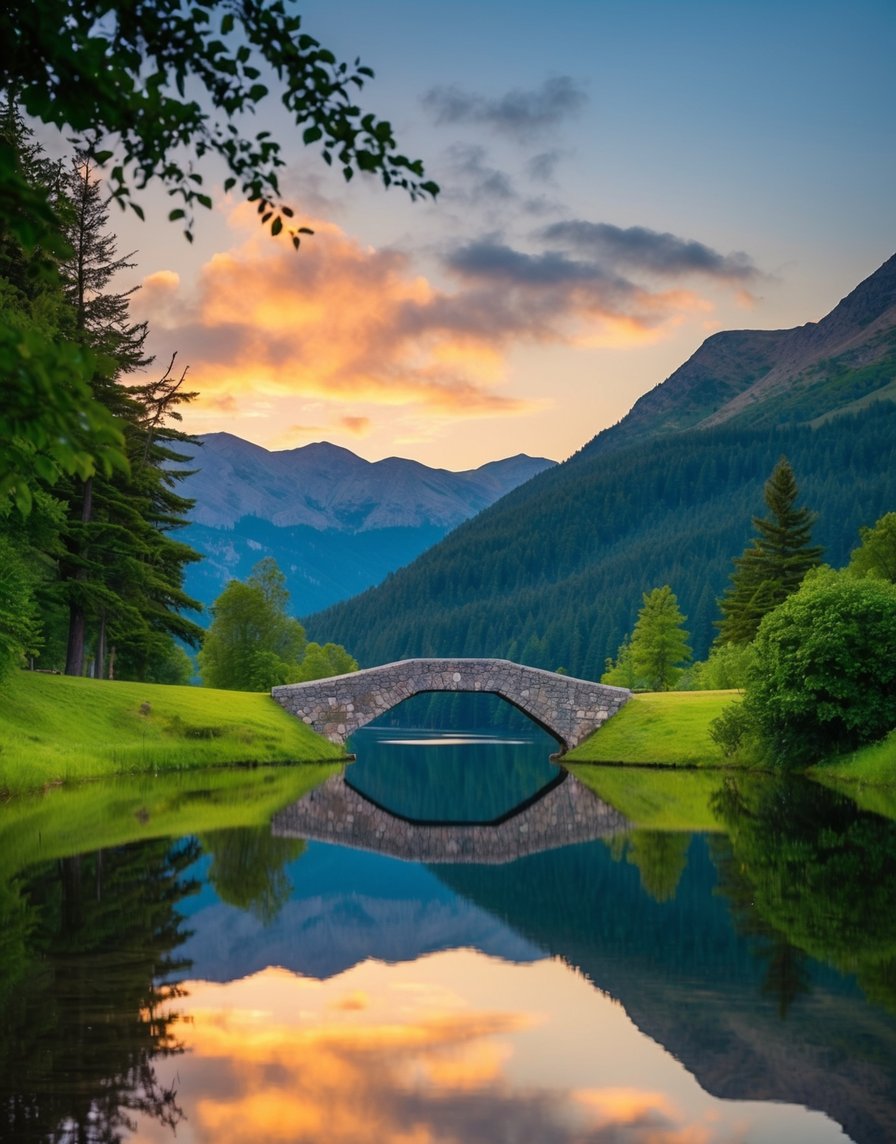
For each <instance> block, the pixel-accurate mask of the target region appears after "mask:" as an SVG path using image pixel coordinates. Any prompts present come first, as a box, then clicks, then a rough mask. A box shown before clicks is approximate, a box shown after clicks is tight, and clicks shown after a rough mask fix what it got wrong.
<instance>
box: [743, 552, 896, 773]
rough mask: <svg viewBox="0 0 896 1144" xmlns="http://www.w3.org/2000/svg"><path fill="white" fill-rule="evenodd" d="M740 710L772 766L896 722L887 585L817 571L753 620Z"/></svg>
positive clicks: (858, 740) (894, 610)
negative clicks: (751, 661)
mask: <svg viewBox="0 0 896 1144" xmlns="http://www.w3.org/2000/svg"><path fill="white" fill-rule="evenodd" d="M755 648H756V662H755V665H754V667H753V669H752V670H751V672H750V679H749V683H748V687H747V693H746V700H745V703H746V707H747V710H748V712H749V714H750V716H751V718H752V719H753V720H754V721H755V723H756V726H757V728H758V731H759V734H760V736H761V738H762V740H763V742H764V743H765V745H766V747H767V749H768V750H769V752H770V755H771V757H772V759H773V760H774V761H775V762H776V763H777V764H778V765H779V766H783V767H786V766H793V765H801V764H805V763H807V762H816V761H818V760H819V759H820V758H823V757H824V756H825V755H830V754H833V753H836V752H838V751H845V750H849V749H851V748H854V747H857V746H859V745H861V744H863V743H869V742H871V741H873V740H875V739H879V738H881V737H882V736H884V735H886V734H887V732H889V731H890V730H891V729H893V728H894V727H896V585H894V584H891V583H889V582H888V581H885V580H880V579H877V578H873V577H867V578H861V579H860V578H857V577H855V576H852V575H850V574H849V573H847V572H834V571H832V570H831V569H827V568H826V569H819V570H818V571H817V572H815V573H813V574H811V575H810V576H807V577H806V580H805V581H804V583H803V585H802V586H801V587H800V589H799V591H797V592H796V593H794V594H793V595H792V596H790V597H789V598H788V599H787V600H785V602H784V603H783V604H781V605H780V606H779V607H778V608H776V609H775V611H773V612H771V613H770V614H769V615H768V616H766V617H765V619H764V620H763V621H762V623H761V624H760V626H759V632H758V634H757V636H756V641H755Z"/></svg>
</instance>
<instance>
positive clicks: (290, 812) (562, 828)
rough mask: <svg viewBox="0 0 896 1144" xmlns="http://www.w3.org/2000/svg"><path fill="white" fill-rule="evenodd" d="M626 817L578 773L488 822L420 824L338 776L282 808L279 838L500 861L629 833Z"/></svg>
mask: <svg viewBox="0 0 896 1144" xmlns="http://www.w3.org/2000/svg"><path fill="white" fill-rule="evenodd" d="M630 825H631V824H630V823H629V821H628V819H627V818H625V817H624V816H623V815H621V814H620V813H619V811H618V810H614V809H613V807H612V806H609V805H608V804H607V803H605V802H602V801H601V800H600V799H599V798H598V797H597V795H595V794H593V793H592V792H591V791H590V790H588V788H587V787H584V786H582V784H581V783H579V782H577V781H576V780H575V779H574V778H573V777H572V775H570V774H569V773H568V772H566V771H562V772H561V773H560V775H559V776H558V779H557V781H556V782H554V783H551V784H550V785H549V786H548V787H546V788H544V790H542V791H541V792H540V793H539V794H538V795H536V796H535V797H534V798H532V799H528V800H527V801H526V802H525V803H523V804H521V805H520V806H519V807H517V808H516V809H515V810H512V811H510V812H509V813H507V814H505V815H502V816H501V817H500V818H498V819H495V821H494V822H489V823H481V822H480V823H458V822H452V823H432V822H413V821H411V820H409V819H407V818H403V817H401V816H400V815H397V814H393V813H392V812H391V811H388V810H386V809H385V808H384V807H381V806H377V804H376V803H374V802H372V801H371V800H370V799H368V798H366V797H365V796H364V795H363V794H361V793H360V791H357V790H355V789H354V788H353V787H351V786H350V785H349V784H348V783H347V782H346V780H345V778H344V777H343V776H342V775H332V776H331V777H330V778H328V779H326V780H325V781H324V782H323V783H321V785H320V786H318V787H315V788H314V790H313V791H311V792H310V794H306V795H305V797H304V798H300V799H299V800H298V802H294V803H293V804H292V805H291V806H287V807H285V808H284V809H283V810H280V811H278V812H277V813H276V814H275V815H274V818H273V823H272V826H271V830H272V832H273V833H274V834H275V835H276V836H277V837H280V838H304V839H307V840H310V841H316V842H335V843H338V844H339V845H340V846H351V847H354V848H355V849H358V850H370V851H374V852H375V853H377V854H385V855H387V856H389V857H391V858H402V859H404V860H406V861H409V862H424V863H426V864H428V865H438V864H441V863H478V864H480V865H498V864H500V863H504V862H513V861H515V860H516V859H517V858H524V857H526V856H527V855H529V854H539V853H541V852H542V851H544V850H555V849H556V848H557V847H559V846H568V845H570V844H571V843H574V842H593V841H595V840H596V839H598V838H610V837H611V836H612V835H614V834H619V833H621V832H623V831H625V830H628V829H629V827H630Z"/></svg>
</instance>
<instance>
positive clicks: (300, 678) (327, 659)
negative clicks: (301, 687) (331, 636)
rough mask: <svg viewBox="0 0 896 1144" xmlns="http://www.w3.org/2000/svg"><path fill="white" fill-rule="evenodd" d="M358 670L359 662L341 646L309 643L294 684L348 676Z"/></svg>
mask: <svg viewBox="0 0 896 1144" xmlns="http://www.w3.org/2000/svg"><path fill="white" fill-rule="evenodd" d="M357 670H358V661H357V660H356V659H354V658H352V656H350V655H349V653H348V652H347V651H346V650H345V648H344V647H343V646H342V645H341V644H335V643H327V644H324V645H323V647H321V645H320V644H318V643H309V644H308V646H307V647H306V648H305V654H304V656H303V657H302V662H301V664H300V666H299V670H298V672H297V673H296V676H295V679H294V680H293V682H294V683H306V682H308V681H309V680H312V679H329V678H330V677H331V676H333V675H347V674H348V673H349V672H350V671H357Z"/></svg>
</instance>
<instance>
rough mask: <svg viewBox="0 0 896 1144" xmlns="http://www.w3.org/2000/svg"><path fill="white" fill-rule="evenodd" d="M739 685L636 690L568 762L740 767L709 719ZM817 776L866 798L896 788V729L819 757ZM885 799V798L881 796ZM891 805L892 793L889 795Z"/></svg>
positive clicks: (813, 772) (734, 698)
mask: <svg viewBox="0 0 896 1144" xmlns="http://www.w3.org/2000/svg"><path fill="white" fill-rule="evenodd" d="M737 695H738V693H737V692H736V691H657V692H648V693H646V694H643V695H635V696H633V698H632V699H631V700H630V702H628V703H627V704H626V705H625V707H623V708H622V710H621V711H620V712H619V714H618V715H614V716H613V718H612V719H610V720H609V721H608V722H607V723H606V724H605V725H604V726H603V727H601V729H600V730H599V731H596V732H595V733H594V734H593V735H592V736H591V737H590V738H588V739H586V740H585V742H584V743H581V744H579V746H578V747H576V748H575V750H572V751H570V752H569V754H567V755H565V756H564V759H563V761H564V763H571V764H576V763H620V764H623V763H624V764H628V765H637V764H640V765H644V766H654V767H713V768H717V767H740V768H743V767H744V766H747V765H748V764H747V763H746V762H745V761H744V760H743V759H738V758H733V759H730V758H725V757H724V756H723V755H722V753H721V751H720V749H719V748H718V746H716V744H715V743H714V742H713V741H712V739H711V738H710V735H709V725H710V723H711V722H712V720H713V719H715V718H716V717H717V716H718V715H719V714H720V713H721V712H722V710H723V708H724V707H726V706H727V704H729V703H732V702H736V701H737ZM809 773H810V774H811V776H812V777H813V778H816V779H818V780H819V781H821V782H825V783H828V784H829V785H831V786H834V785H836V786H838V787H839V788H840V789H842V790H844V791H846V792H847V793H849V794H851V795H853V797H855V796H856V792H857V790H858V789H859V788H862V789H864V790H865V791H866V794H865V799H864V801H865V802H866V803H867V804H868V805H869V809H870V808H871V803H872V802H873V801H874V799H873V797H872V796H871V794H870V793H868V790H867V788H877V789H881V788H890V789H892V790H894V791H896V731H894V732H892V733H891V734H890V735H889V736H888V737H887V738H886V739H883V740H882V741H881V742H879V743H872V744H870V745H869V746H867V747H862V748H861V749H860V750H857V751H853V752H851V753H850V754H848V755H844V756H841V757H839V758H836V759H829V760H826V761H824V762H822V763H818V764H817V765H816V766H814V767H812V768H811V769H810V771H809ZM851 788H852V789H851ZM878 801H879V800H878ZM886 801H887V803H888V805H889V801H890V800H889V799H888V800H886Z"/></svg>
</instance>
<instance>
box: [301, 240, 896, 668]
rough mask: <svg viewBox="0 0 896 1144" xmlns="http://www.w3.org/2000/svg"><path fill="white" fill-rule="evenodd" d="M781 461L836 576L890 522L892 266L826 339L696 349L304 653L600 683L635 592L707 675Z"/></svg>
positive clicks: (775, 337) (744, 340) (802, 336)
mask: <svg viewBox="0 0 896 1144" xmlns="http://www.w3.org/2000/svg"><path fill="white" fill-rule="evenodd" d="M782 454H783V455H786V456H787V457H788V458H789V460H790V462H791V464H792V466H793V468H794V471H795V473H796V476H797V481H798V483H799V486H800V489H801V497H800V502H799V503H802V504H805V505H806V506H807V507H809V508H810V509H811V510H813V511H814V512H815V514H816V517H817V520H816V524H815V533H814V535H815V540H816V542H817V543H820V544H822V545H823V546H824V548H825V559H826V560H827V561H828V562H829V563H831V564H833V565H834V566H840V565H842V564H843V563H844V562H845V561H846V560H847V559H848V556H849V552H850V550H851V549H852V548H853V547H855V545H856V544H857V543H858V540H859V536H858V529H859V528H860V527H861V526H863V525H872V524H873V523H874V522H875V521H876V520H877V519H878V518H879V517H880V516H881V515H883V513H885V512H888V511H891V510H893V509H894V508H896V256H894V257H892V258H890V259H889V260H888V261H887V262H885V263H884V264H883V265H882V266H881V267H880V268H879V269H878V270H877V271H875V273H874V274H872V275H871V276H870V277H869V278H867V279H866V280H865V281H864V282H862V283H861V284H860V285H859V286H858V287H856V289H855V290H853V291H852V292H851V293H850V294H849V295H848V296H847V297H846V298H844V299H843V300H842V301H841V302H840V303H839V304H838V305H837V306H836V307H835V308H834V309H833V310H832V311H831V313H830V314H828V315H827V316H826V317H825V318H823V319H822V320H821V321H819V322H810V323H807V324H806V325H803V326H800V327H798V328H796V329H792V330H739V331H728V332H724V333H719V334H715V335H714V336H712V337H710V338H708V339H707V340H706V341H705V342H704V343H703V345H702V346H701V347H700V348H699V349H698V350H697V352H696V353H695V354H694V355H693V356H692V357H691V358H690V359H689V360H688V361H687V362H685V363H684V364H683V365H682V366H681V367H680V368H679V369H678V370H676V371H675V372H674V373H673V374H672V375H671V376H670V377H669V378H667V379H666V381H665V382H663V383H662V384H661V385H658V386H657V387H655V388H654V389H652V390H651V391H649V392H648V393H647V394H645V395H644V396H643V397H642V398H641V399H640V400H639V401H638V402H637V403H636V404H635V406H634V407H633V408H632V410H631V411H630V413H629V414H628V415H627V416H626V417H625V418H623V419H622V420H621V421H620V422H619V423H618V424H617V425H615V426H612V427H610V428H609V429H606V430H604V431H603V432H602V433H600V434H598V435H597V436H596V437H595V438H593V439H592V440H591V441H589V442H588V443H587V444H586V445H584V446H583V448H582V449H580V450H579V452H578V453H576V454H575V455H574V456H573V457H571V458H570V459H569V460H568V461H566V462H564V463H563V464H562V465H558V466H556V467H554V468H552V469H550V470H549V471H546V472H543V473H540V474H538V475H537V476H535V477H534V478H533V479H531V480H530V481H528V482H527V483H526V484H524V485H522V486H521V487H518V488H516V489H515V490H513V491H512V492H510V493H508V494H507V495H506V496H504V497H503V498H502V499H501V500H500V501H498V502H497V503H496V504H494V505H492V506H491V507H490V508H488V509H486V510H484V511H483V512H481V513H479V515H478V516H476V517H475V519H473V520H469V521H466V522H465V523H464V524H462V525H460V526H459V527H458V528H456V529H455V530H454V531H453V532H451V533H450V534H449V535H447V536H446V537H445V538H444V539H443V540H441V541H440V542H439V543H438V544H437V545H435V546H434V547H433V548H431V549H430V550H428V551H426V552H425V553H423V554H422V555H421V556H420V557H418V558H417V560H415V561H414V562H413V563H412V564H410V565H409V566H408V567H406V568H402V569H401V570H400V571H398V572H396V573H395V574H394V575H392V576H390V577H389V578H388V579H387V580H386V582H385V583H383V584H382V585H380V586H378V587H376V588H371V589H368V590H367V591H366V592H364V593H362V595H360V596H359V597H357V598H354V599H351V600H347V601H345V602H343V603H341V604H338V605H336V606H334V607H333V608H330V609H327V610H325V611H324V612H323V613H321V614H318V615H314V616H311V617H309V618H308V620H307V627H308V630H309V635H310V636H311V638H313V639H318V640H334V641H336V642H339V643H342V644H344V645H345V646H346V647H348V648H349V649H350V650H351V652H352V654H353V655H355V656H356V657H357V658H358V659H359V661H360V662H361V664H362V666H365V665H371V664H375V663H384V662H389V661H390V660H395V659H401V658H404V657H409V656H433V655H435V656H451V655H489V656H503V657H507V658H510V659H516V660H519V661H520V662H523V663H528V664H531V665H532V666H536V667H545V668H551V669H556V668H558V667H563V668H565V669H566V670H569V671H571V672H572V673H573V674H576V675H581V676H585V677H587V678H598V677H599V675H600V673H601V672H602V670H603V668H604V664H605V660H606V658H607V657H609V656H613V655H615V653H616V651H617V649H618V647H619V644H620V643H621V641H622V639H623V637H624V636H625V635H626V633H628V632H630V631H631V628H632V626H633V624H634V621H635V618H636V616H637V612H638V609H639V608H640V606H641V603H642V597H643V593H645V592H648V591H650V590H651V589H653V588H655V587H658V586H661V585H663V584H669V585H670V586H671V587H672V589H673V591H675V593H676V594H677V596H678V598H679V601H680V603H681V605H682V610H683V611H684V613H685V615H686V616H687V617H688V622H687V627H688V630H689V632H690V634H691V638H692V644H693V648H694V652H695V655H697V656H698V657H702V656H705V654H706V652H707V650H708V648H709V645H710V643H711V641H712V639H713V636H714V631H715V629H714V620H715V619H716V618H717V616H718V609H717V600H718V597H719V596H720V595H721V594H722V592H723V591H724V588H725V584H726V581H727V577H728V575H729V574H730V572H731V568H732V563H731V562H732V559H733V558H734V557H736V556H738V555H739V554H740V553H741V552H742V551H743V549H744V547H745V545H746V543H747V542H748V540H749V538H750V536H751V535H752V517H753V516H754V515H757V514H760V515H761V513H762V512H763V511H764V506H763V502H762V488H763V484H764V482H765V480H766V479H767V478H768V476H769V475H770V473H771V471H772V469H773V467H774V465H775V463H776V462H777V460H778V459H779V458H780V456H781V455H782Z"/></svg>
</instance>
